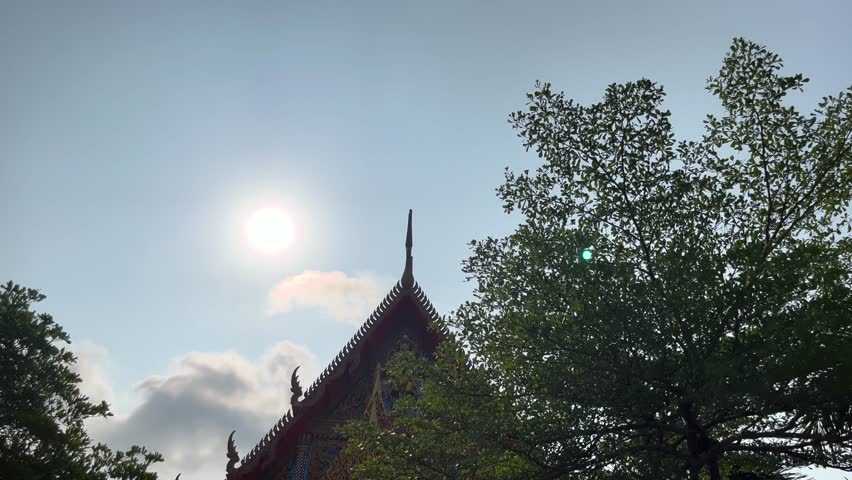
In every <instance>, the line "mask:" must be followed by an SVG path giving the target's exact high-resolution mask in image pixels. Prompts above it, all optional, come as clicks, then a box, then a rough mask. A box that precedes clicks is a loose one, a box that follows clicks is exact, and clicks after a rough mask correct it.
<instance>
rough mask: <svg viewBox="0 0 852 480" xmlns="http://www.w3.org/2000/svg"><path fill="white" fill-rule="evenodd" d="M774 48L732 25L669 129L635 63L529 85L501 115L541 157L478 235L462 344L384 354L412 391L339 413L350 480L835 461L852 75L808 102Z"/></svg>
mask: <svg viewBox="0 0 852 480" xmlns="http://www.w3.org/2000/svg"><path fill="white" fill-rule="evenodd" d="M781 67H782V62H781V59H780V58H779V57H778V56H777V55H775V54H773V53H771V52H769V51H767V50H766V49H765V48H764V47H762V46H760V45H757V44H754V43H752V42H749V41H746V40H743V39H736V40H735V41H734V42H733V45H732V47H731V50H730V52H728V54H727V55H726V56H725V59H724V62H723V66H722V69H721V71H720V73H719V75H718V76H716V77H713V78H711V79H710V80H709V81H708V90H709V91H710V92H712V93H713V94H714V95H715V96H717V97H718V98H719V99H720V101H721V103H722V106H723V107H724V114H723V115H722V116H720V117H717V116H713V115H709V116H707V119H706V120H705V122H704V124H705V127H706V133H705V135H704V136H703V138H702V139H701V140H698V141H687V142H675V140H674V138H673V134H672V128H671V124H670V123H669V116H670V113H669V112H668V111H666V110H664V109H663V107H662V102H663V97H664V93H663V89H662V88H661V87H660V86H658V85H656V84H655V83H653V82H651V81H649V80H640V81H637V82H631V83H626V84H621V85H611V86H609V87H608V88H607V90H606V93H605V95H604V98H603V100H602V101H601V102H600V103H597V104H593V105H590V106H583V105H578V104H576V103H574V102H573V101H571V100H568V99H566V98H565V97H564V95H563V94H561V93H554V92H553V91H552V90H551V86H550V85H549V84H546V83H544V84H536V90H535V91H534V92H533V93H531V94H529V95H528V99H529V103H528V108H527V109H526V110H524V111H519V112H517V113H514V114H512V116H511V123H512V124H513V126H514V127H515V128H516V129H517V130H518V132H519V134H520V137H521V138H523V139H524V145H525V147H526V148H528V149H533V150H534V151H535V152H536V153H538V156H539V157H540V158H541V159H542V163H541V164H540V165H539V166H538V168H537V169H535V171H533V172H530V171H528V170H524V171H523V172H522V173H513V172H510V171H507V173H506V181H505V183H504V184H503V185H502V186H501V187H500V188H499V189H498V196H499V197H500V199H501V200H502V201H503V204H504V208H505V210H506V211H507V212H513V211H518V212H520V213H521V214H522V215H523V217H524V221H523V223H522V224H521V225H519V226H518V228H517V230H516V231H515V232H514V233H512V234H511V235H509V236H507V237H505V238H487V239H485V240H483V241H476V242H473V243H472V248H473V255H472V257H471V258H470V259H468V260H467V261H466V262H465V263H464V270H465V272H467V273H468V274H469V275H470V278H471V279H473V280H475V281H476V291H475V294H474V300H472V301H469V302H467V303H465V304H463V305H462V306H461V307H460V308H459V310H458V311H457V312H456V314H455V315H454V318H453V320H452V321H453V323H454V326H455V327H456V330H457V334H458V342H457V343H452V344H451V343H447V344H445V345H444V347H443V349H442V350H441V351H440V352H439V354H438V356H437V362H435V363H434V364H427V363H423V362H418V361H415V360H413V359H410V358H408V359H405V358H401V359H398V360H397V361H396V362H393V363H391V365H390V366H389V368H388V372H389V373H390V375H391V376H392V377H393V378H397V379H406V378H407V379H409V380H410V379H417V380H418V381H419V382H421V385H422V389H423V396H422V397H420V398H417V397H409V398H407V399H404V400H403V401H401V402H399V404H398V405H399V406H398V408H397V414H398V415H397V418H396V422H395V423H394V424H393V426H392V427H391V428H390V429H388V430H381V429H378V428H375V427H374V426H371V425H370V424H368V423H358V424H353V425H351V426H349V427H348V428H347V433H348V434H349V435H350V436H351V439H352V441H351V442H350V446H349V448H350V450H354V451H358V452H360V454H361V456H362V457H361V458H363V459H364V460H363V461H362V462H361V464H360V465H359V466H358V467H357V468H356V471H355V475H356V477H358V478H430V479H431V478H463V479H468V478H471V479H474V478H476V479H478V478H482V479H485V478H507V479H508V478H513V479H514V478H517V479H556V478H566V479H567V478H578V479H610V478H611V479H616V478H618V479H621V478H637V479H639V478H648V479H651V478H689V479H692V480H698V479H700V478H709V479H712V480H716V479H721V478H731V479H769V478H790V477H793V476H794V474H792V473H790V469H792V468H795V467H800V466H808V465H814V466H823V467H826V466H828V467H835V468H840V469H844V470H847V471H852V278H850V275H852V241H850V237H849V235H848V233H849V231H850V217H849V213H850V201H852V89H849V90H847V91H844V92H842V93H841V94H840V95H838V96H835V97H826V98H824V99H823V100H822V101H821V102H820V103H819V106H818V108H817V109H816V110H815V111H814V112H812V113H810V114H808V115H803V114H801V113H799V112H798V111H797V110H796V109H795V108H793V107H790V106H787V105H786V104H784V103H783V100H785V96H786V95H787V94H788V93H790V92H792V91H794V90H800V89H801V88H802V87H803V85H804V84H805V83H806V82H807V79H806V78H803V76H802V75H792V76H784V75H782V74H781V72H780V69H781ZM589 247H593V248H591V249H590V248H589ZM586 251H587V252H588V253H584V252H586ZM462 352H463V353H464V355H466V356H467V358H470V359H471V361H472V364H471V365H469V366H467V367H465V366H464V364H465V362H464V361H462V359H463V354H462Z"/></svg>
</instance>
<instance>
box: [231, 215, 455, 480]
mask: <svg viewBox="0 0 852 480" xmlns="http://www.w3.org/2000/svg"><path fill="white" fill-rule="evenodd" d="M411 214H412V212H411V210H409V211H408V229H407V234H406V242H405V243H406V245H405V246H406V262H405V269H404V271H403V275H402V278H401V279H400V280H399V281H398V282H397V283H396V285H394V286H393V288H392V289H391V290H390V292H388V294H387V295H386V296H385V298H384V299H383V300H382V301H381V302H380V303H379V305H378V306H377V307H376V309H375V310H374V311H373V313H372V314H371V315H370V316H369V317H367V320H366V321H365V322H364V323H363V324H362V325H361V328H359V329H358V330H357V331H356V332H355V335H353V337H352V339H351V340H349V342H347V343H346V345H345V346H344V347H343V349H342V350H340V352H339V353H338V354H337V355H336V356H335V357H334V359H333V360H332V361H331V363H329V365H328V366H327V367H326V368H325V369H324V370H323V371H322V373H320V374H319V376H318V377H317V379H316V380H315V381H314V382H313V383H312V384H311V385H310V386H309V387H308V389H307V391H306V392H305V396H304V398H303V399H302V400H301V401H299V402H298V404H297V405H294V407H293V408H291V410H290V411H288V412H287V413H286V414H285V415H284V416H282V417H281V419H279V420H278V422H276V423H275V425H274V426H273V427H272V428H271V429H270V430H269V432H268V433H267V434H266V435H264V436H263V438H261V440H260V441H259V442H258V443H257V445H255V446H254V448H252V449H251V450H250V451H249V452H248V453H247V454H246V456H245V458H243V459H242V461H241V462H240V466H239V467H236V468H234V466H233V465H234V464H233V463H231V462H229V463H228V466H229V468H228V469H227V472H228V473H227V480H238V479H242V478H243V477H244V476H247V475H248V474H249V473H252V472H254V471H255V470H256V469H258V468H260V469H263V468H264V467H265V466H264V465H263V464H264V463H265V462H266V461H268V460H269V459H270V458H271V457H272V456H273V453H274V452H275V451H276V450H277V448H276V447H277V446H278V444H279V443H281V442H286V441H288V440H292V439H291V438H290V437H291V436H292V435H298V433H299V430H300V429H298V428H296V426H297V425H300V424H303V423H304V422H307V421H309V420H310V413H311V412H312V410H313V408H312V407H313V406H314V405H316V404H317V402H319V401H320V400H321V399H322V398H323V395H324V394H325V393H326V389H327V387H328V386H329V385H330V384H332V383H333V382H334V381H335V380H337V379H338V378H340V377H342V376H343V375H344V374H345V373H346V372H348V371H354V370H355V369H356V368H357V367H358V365H359V364H360V362H361V357H362V355H361V351H362V350H363V348H364V345H366V344H367V343H369V342H368V340H369V339H370V338H371V337H372V336H373V335H374V334H375V332H376V331H377V330H379V327H380V326H381V325H383V324H384V322H385V321H386V320H387V318H388V312H390V311H392V310H393V308H394V307H395V306H396V305H398V304H399V303H400V302H401V301H402V300H403V299H405V298H410V299H412V300H413V303H414V304H415V305H416V306H417V309H418V310H419V312H420V313H421V316H422V318H423V319H425V320H426V322H427V324H428V326H429V327H430V328H431V329H432V330H433V331H434V332H435V334H436V335H437V337H438V338H440V339H446V338H449V336H450V332H449V330H448V328H447V322H446V320H445V318H444V317H441V316H440V315H439V314H438V312H437V310H436V309H435V306H434V305H432V302H431V301H430V300H429V298H428V297H427V296H426V294H425V293H424V292H423V290H422V289H421V288H420V285H419V284H418V283H417V282H416V281H415V280H414V275H413V271H412V270H413V269H412V256H411V247H412V242H411ZM232 436H233V433H232ZM232 436H231V437H229V439H228V452H229V458H232V457H231V455H230V453H231V452H232V451H234V452H235V450H234V448H233V438H232ZM294 443H295V442H294Z"/></svg>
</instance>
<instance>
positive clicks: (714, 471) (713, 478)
mask: <svg viewBox="0 0 852 480" xmlns="http://www.w3.org/2000/svg"><path fill="white" fill-rule="evenodd" d="M707 470H709V471H710V480H722V474H721V473H719V459H717V458H714V459H712V460H710V461H709V462H707Z"/></svg>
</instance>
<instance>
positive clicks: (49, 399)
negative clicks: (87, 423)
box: [0, 282, 163, 480]
mask: <svg viewBox="0 0 852 480" xmlns="http://www.w3.org/2000/svg"><path fill="white" fill-rule="evenodd" d="M44 298H45V297H44V295H42V294H41V293H39V292H38V291H37V290H33V289H27V288H23V287H20V286H18V285H15V284H13V283H12V282H9V283H7V284H5V285H2V286H0V479H3V480H6V479H8V480H12V479H14V480H108V479H120V480H155V479H156V478H157V474H155V473H152V472H149V471H148V467H149V466H150V465H152V464H153V463H155V462H161V461H162V460H163V457H162V455H160V454H159V453H152V452H148V451H147V450H146V449H145V448H144V447H138V446H133V447H132V448H131V449H130V450H128V451H126V452H121V451H112V450H111V449H109V448H108V447H107V446H106V445H104V444H101V443H99V444H96V445H95V444H93V443H92V440H91V439H90V438H89V435H88V434H87V433H86V431H85V429H84V427H83V421H84V420H86V419H87V418H92V417H96V416H102V417H107V416H110V415H111V414H110V413H109V406H108V405H107V404H106V403H105V402H101V403H99V404H94V403H91V402H90V401H89V398H88V397H86V396H84V395H82V394H81V393H80V390H79V388H78V384H79V383H80V381H81V379H80V376H79V375H77V374H76V373H74V372H73V371H72V370H71V367H72V366H73V365H74V362H75V361H76V359H75V358H74V355H73V354H72V353H71V352H70V351H68V350H67V349H66V348H65V347H64V346H63V344H68V343H70V340H69V337H68V334H67V333H65V331H64V330H63V329H62V327H60V326H59V325H57V324H56V323H54V321H53V318H52V317H51V316H50V315H48V314H46V313H36V312H35V311H34V310H33V309H32V308H33V304H35V303H37V302H40V301H42V300H44Z"/></svg>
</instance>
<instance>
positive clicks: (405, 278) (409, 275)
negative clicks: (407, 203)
mask: <svg viewBox="0 0 852 480" xmlns="http://www.w3.org/2000/svg"><path fill="white" fill-rule="evenodd" d="M411 246H412V242H411V209H409V210H408V232H406V234H405V270H404V271H403V272H402V281H401V282H400V283H401V284H402V288H412V287H414V271H413V269H414V266H413V265H412V263H413V261H414V259H413V257H412V256H411Z"/></svg>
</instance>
